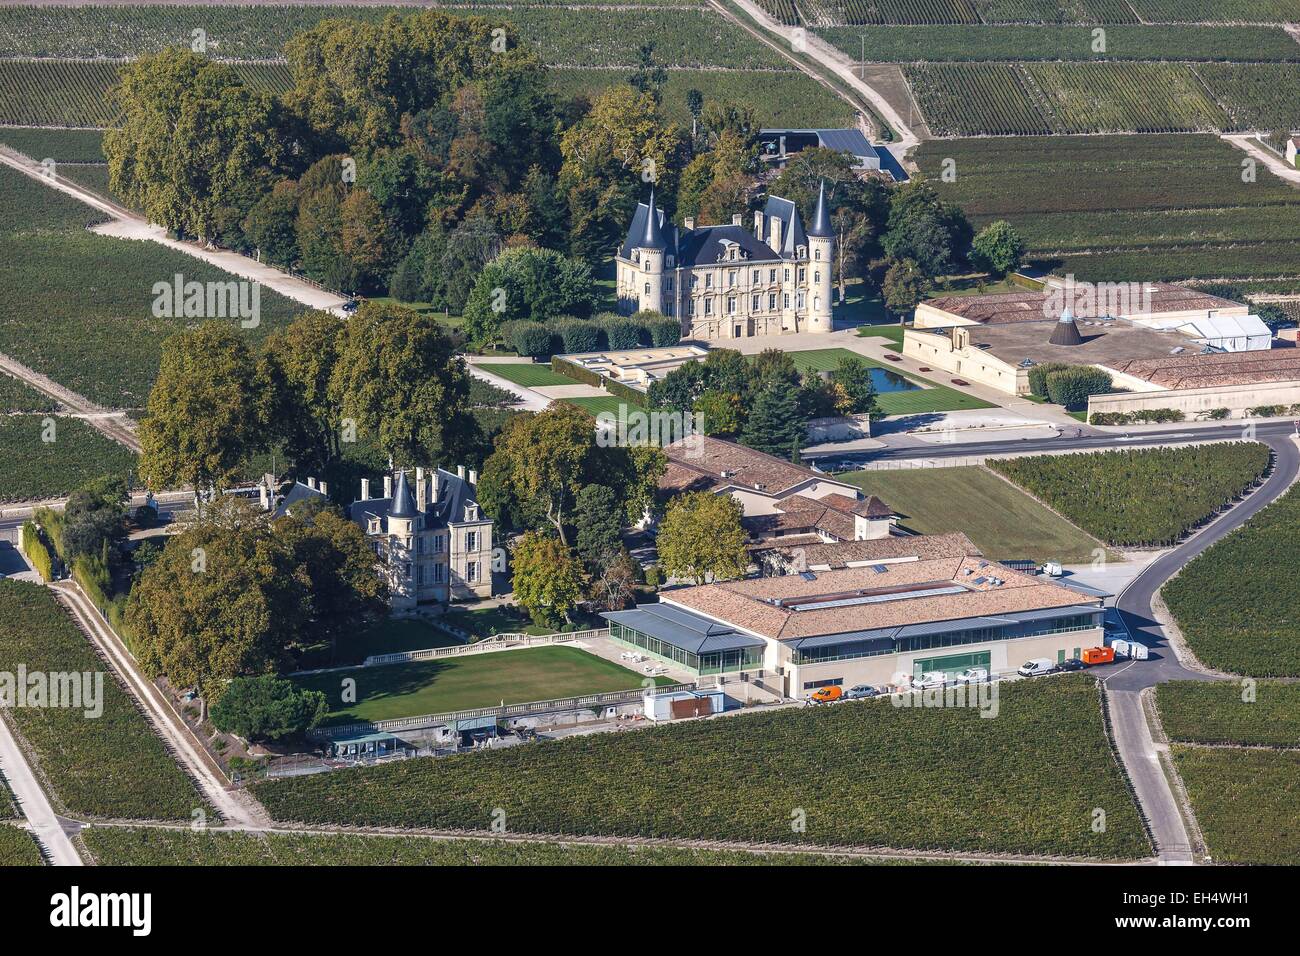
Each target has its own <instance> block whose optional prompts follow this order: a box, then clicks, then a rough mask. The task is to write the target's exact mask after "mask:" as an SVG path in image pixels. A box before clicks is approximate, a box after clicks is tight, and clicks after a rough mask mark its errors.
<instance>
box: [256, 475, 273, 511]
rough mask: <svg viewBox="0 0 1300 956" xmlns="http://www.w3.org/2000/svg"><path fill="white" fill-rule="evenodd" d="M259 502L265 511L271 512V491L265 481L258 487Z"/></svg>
mask: <svg viewBox="0 0 1300 956" xmlns="http://www.w3.org/2000/svg"><path fill="white" fill-rule="evenodd" d="M257 500H258V501H259V502H260V503H261V505H262V510H263V511H270V510H271V491H270V489H269V488H267V487H266V482H265V481H263V482H261V483H260V484H259V485H258V486H257Z"/></svg>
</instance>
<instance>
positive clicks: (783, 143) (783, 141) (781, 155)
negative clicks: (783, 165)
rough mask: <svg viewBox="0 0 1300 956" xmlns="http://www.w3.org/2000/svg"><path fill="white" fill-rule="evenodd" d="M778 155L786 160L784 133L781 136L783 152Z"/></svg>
mask: <svg viewBox="0 0 1300 956" xmlns="http://www.w3.org/2000/svg"><path fill="white" fill-rule="evenodd" d="M777 155H778V156H780V157H781V158H782V159H785V134H784V133H782V134H781V150H780V152H779V153H777Z"/></svg>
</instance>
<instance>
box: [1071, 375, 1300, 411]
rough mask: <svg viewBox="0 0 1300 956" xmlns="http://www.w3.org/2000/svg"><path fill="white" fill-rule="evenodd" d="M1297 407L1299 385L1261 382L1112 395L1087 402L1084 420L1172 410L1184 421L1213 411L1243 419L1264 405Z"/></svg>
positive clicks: (1092, 397)
mask: <svg viewBox="0 0 1300 956" xmlns="http://www.w3.org/2000/svg"><path fill="white" fill-rule="evenodd" d="M1297 403H1300V382H1261V383H1259V384H1254V385H1221V386H1217V387H1211V388H1175V389H1166V390H1164V391H1159V392H1116V393H1113V394H1110V395H1092V396H1090V397H1089V398H1088V417H1089V418H1090V419H1091V417H1092V416H1093V415H1094V414H1097V413H1099V412H1104V413H1121V414H1123V413H1131V412H1140V411H1152V410H1155V409H1158V408H1172V409H1176V410H1177V411H1180V412H1182V413H1183V414H1184V415H1186V416H1187V420H1188V421H1199V420H1203V419H1204V418H1205V417H1206V415H1207V413H1209V412H1211V411H1213V410H1214V409H1216V408H1226V409H1228V417H1230V418H1245V417H1247V415H1246V411H1247V410H1248V409H1251V408H1259V407H1261V406H1267V405H1282V406H1286V407H1288V408H1289V407H1290V406H1292V405H1295V404H1297Z"/></svg>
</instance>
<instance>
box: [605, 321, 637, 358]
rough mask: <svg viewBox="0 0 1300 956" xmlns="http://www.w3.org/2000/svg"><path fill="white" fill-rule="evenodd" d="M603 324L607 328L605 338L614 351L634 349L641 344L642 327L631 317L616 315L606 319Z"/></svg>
mask: <svg viewBox="0 0 1300 956" xmlns="http://www.w3.org/2000/svg"><path fill="white" fill-rule="evenodd" d="M602 324H603V326H604V328H605V339H606V341H608V342H609V347H610V349H612V350H613V351H616V352H618V351H622V350H624V349H634V348H637V347H638V346H639V345H640V344H641V332H642V328H641V326H640V325H638V324H637V323H636V322H633V321H632V320H631V319H625V318H622V317H619V316H614V317H611V318H608V319H605V320H604V322H603V323H602Z"/></svg>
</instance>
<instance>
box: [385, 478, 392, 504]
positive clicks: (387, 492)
mask: <svg viewBox="0 0 1300 956" xmlns="http://www.w3.org/2000/svg"><path fill="white" fill-rule="evenodd" d="M384 497H385V498H391V497H393V476H392V475H384Z"/></svg>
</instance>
